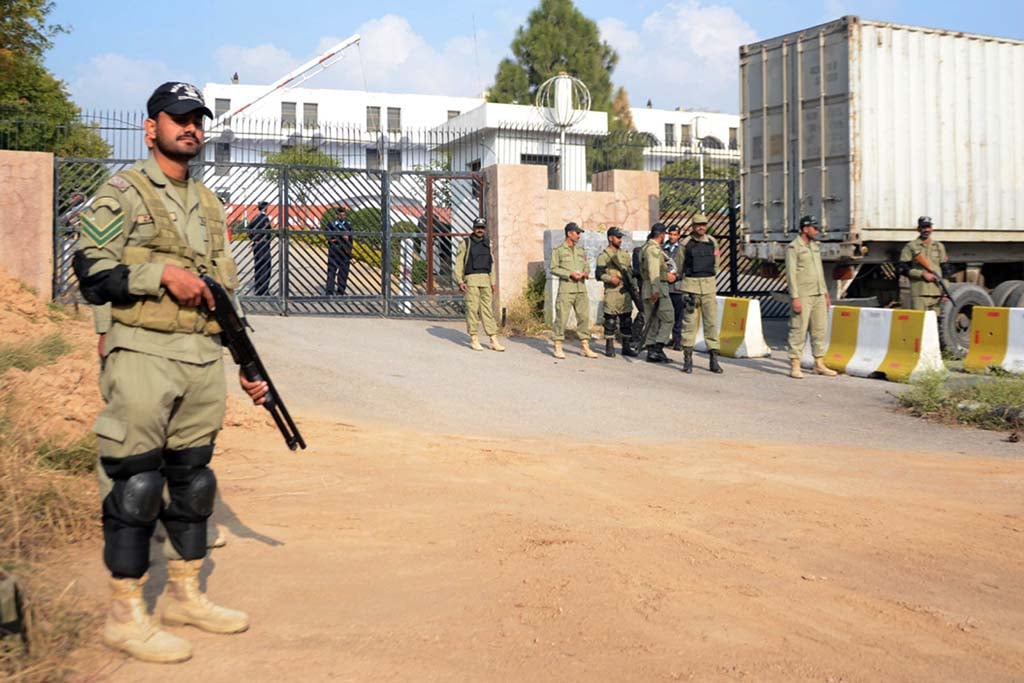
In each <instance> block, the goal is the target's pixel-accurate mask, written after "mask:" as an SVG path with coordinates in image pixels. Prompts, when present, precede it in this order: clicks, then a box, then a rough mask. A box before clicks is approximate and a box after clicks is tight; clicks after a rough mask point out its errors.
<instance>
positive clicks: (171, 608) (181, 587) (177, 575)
mask: <svg viewBox="0 0 1024 683" xmlns="http://www.w3.org/2000/svg"><path fill="white" fill-rule="evenodd" d="M202 566H203V561H202V560H167V598H168V599H167V600H166V601H165V604H164V613H163V620H164V623H165V624H169V625H172V626H195V627H196V628H200V629H202V630H204V631H208V632H210V633H241V632H242V631H245V630H246V629H248V628H249V615H248V614H246V613H245V612H240V611H238V610H234V609H228V608H227V607H221V606H220V605H215V604H214V603H212V602H210V600H209V598H207V597H206V594H204V593H202V592H201V591H200V590H199V569H200V568H201V567H202Z"/></svg>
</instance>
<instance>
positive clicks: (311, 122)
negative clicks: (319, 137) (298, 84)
mask: <svg viewBox="0 0 1024 683" xmlns="http://www.w3.org/2000/svg"><path fill="white" fill-rule="evenodd" d="M302 125H304V126H305V127H306V128H319V127H320V121H319V120H318V119H317V105H316V102H306V103H305V104H303V105H302Z"/></svg>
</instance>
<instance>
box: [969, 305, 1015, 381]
mask: <svg viewBox="0 0 1024 683" xmlns="http://www.w3.org/2000/svg"><path fill="white" fill-rule="evenodd" d="M991 367H998V368H1002V369H1003V370H1007V371H1009V372H1014V373H1024V308H996V307H992V306H975V307H974V309H973V311H972V313H971V341H970V346H968V348H967V357H966V358H964V368H965V369H967V370H979V371H980V370H987V369H989V368H991Z"/></svg>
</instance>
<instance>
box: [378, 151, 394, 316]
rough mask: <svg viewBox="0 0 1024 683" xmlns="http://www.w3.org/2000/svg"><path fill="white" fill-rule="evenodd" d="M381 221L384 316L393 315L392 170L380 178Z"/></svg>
mask: <svg viewBox="0 0 1024 683" xmlns="http://www.w3.org/2000/svg"><path fill="white" fill-rule="evenodd" d="M380 192H381V198H380V208H381V211H380V222H381V226H380V229H381V233H382V235H383V238H384V240H383V242H384V243H383V245H382V247H381V259H380V263H381V275H380V277H381V283H380V292H381V294H382V295H383V296H384V317H388V316H390V315H391V172H390V171H382V172H381V180H380Z"/></svg>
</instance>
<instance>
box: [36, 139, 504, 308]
mask: <svg viewBox="0 0 1024 683" xmlns="http://www.w3.org/2000/svg"><path fill="white" fill-rule="evenodd" d="M131 163H132V161H130V160H113V159H106V160H96V159H57V161H56V170H55V172H56V176H57V183H56V187H57V192H56V193H55V200H54V201H55V206H54V210H55V215H56V216H57V217H58V218H57V220H56V226H55V239H54V257H55V258H54V263H55V269H54V282H53V291H54V298H55V299H57V300H59V301H64V302H70V301H80V300H81V299H80V295H79V293H78V287H77V282H76V280H75V276H74V271H73V270H72V268H71V256H72V251H73V248H74V243H75V240H76V239H77V234H78V212H79V211H80V209H81V208H82V207H83V206H84V202H85V200H86V199H87V198H88V197H89V196H91V195H92V193H93V192H94V191H95V190H96V189H97V188H98V187H99V186H100V185H101V184H102V183H103V182H105V181H106V180H107V178H109V177H110V176H111V175H113V174H114V173H116V172H117V171H119V170H121V169H123V168H126V167H127V166H129V165H130V164H131ZM224 170H225V169H215V168H214V164H211V163H209V162H201V163H198V164H196V165H194V167H193V173H194V174H195V175H196V177H199V178H203V179H204V180H205V181H206V182H207V184H209V180H210V177H211V176H212V175H213V174H214V173H215V172H222V171H224ZM226 171H227V173H226V174H222V175H220V176H219V182H220V183H221V185H222V186H226V187H229V188H230V190H229V191H227V193H226V194H227V195H229V196H228V197H226V198H225V199H226V201H225V211H226V214H227V218H228V224H229V231H230V234H231V250H232V255H233V256H234V258H235V261H236V263H237V265H238V268H239V276H240V280H241V282H242V286H241V289H240V290H239V297H240V298H241V300H242V303H243V304H244V306H245V308H246V310H248V311H254V312H267V313H279V314H287V313H305V314H317V313H335V314H350V315H385V316H412V317H428V318H429V317H436V318H448V317H458V316H461V315H462V314H463V313H464V310H463V304H462V296H461V295H460V294H459V293H458V289H457V287H456V284H455V282H454V274H453V273H454V259H455V254H456V252H457V249H458V241H459V240H461V239H463V238H464V237H466V236H468V235H469V234H470V233H471V232H472V223H473V220H474V219H475V218H476V217H478V216H482V215H484V214H483V211H484V201H485V197H486V183H485V181H484V177H483V176H482V175H480V174H467V173H447V172H433V171H417V172H398V173H388V172H386V171H367V170H365V169H342V168H319V167H310V166H275V165H271V164H240V163H231V164H229V165H228V166H227V168H226ZM262 202H266V203H267V205H266V207H265V208H264V212H265V215H266V216H267V219H268V221H269V222H264V221H262V220H260V221H257V220H256V219H257V216H258V215H259V208H258V207H259V205H260V204H261V203H262ZM342 207H344V208H345V209H346V210H347V220H348V222H349V224H350V226H351V232H346V234H345V235H343V236H342V235H339V233H338V232H337V231H336V229H335V226H334V225H333V222H334V221H335V220H336V219H338V218H339V210H340V209H341V208H342Z"/></svg>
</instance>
